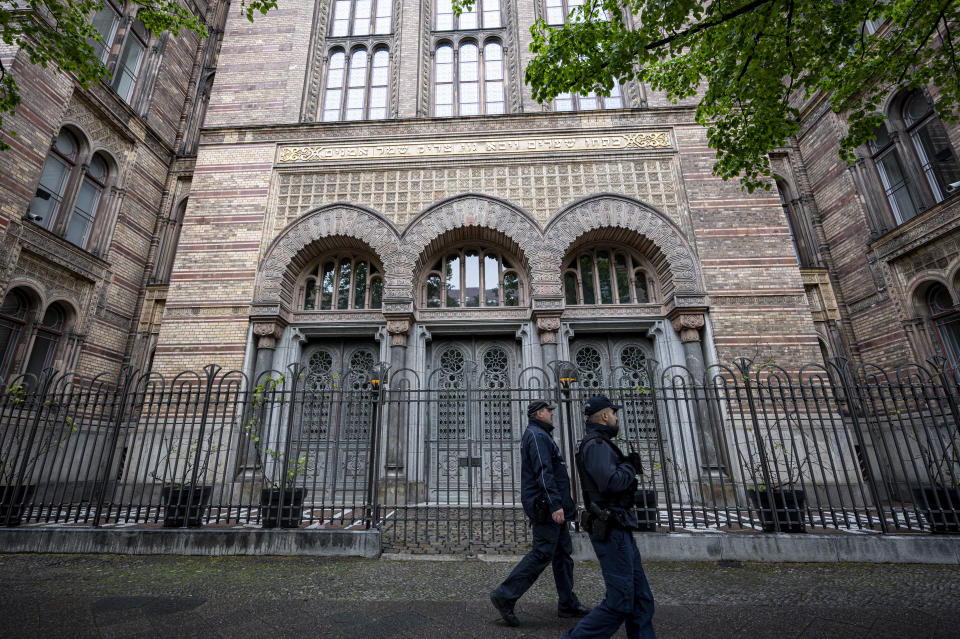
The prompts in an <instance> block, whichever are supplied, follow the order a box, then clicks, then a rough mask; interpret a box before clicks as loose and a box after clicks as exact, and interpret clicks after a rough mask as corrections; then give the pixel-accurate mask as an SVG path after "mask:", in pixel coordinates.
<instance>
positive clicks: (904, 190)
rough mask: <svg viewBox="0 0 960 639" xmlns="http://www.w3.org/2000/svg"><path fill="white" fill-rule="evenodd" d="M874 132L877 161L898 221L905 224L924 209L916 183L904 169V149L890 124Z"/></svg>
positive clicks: (876, 163)
mask: <svg viewBox="0 0 960 639" xmlns="http://www.w3.org/2000/svg"><path fill="white" fill-rule="evenodd" d="M874 135H875V137H876V139H875V140H872V141H871V142H870V151H871V153H872V156H873V163H874V165H875V166H876V167H877V173H879V175H880V182H881V184H883V190H884V193H885V194H886V196H887V202H888V203H889V204H890V210H891V211H892V212H893V217H894V219H895V220H896V222H897V224H903V223H904V222H906V221H907V220H909V219H911V218H913V217H915V216H916V215H917V213H919V212H920V196H919V194H918V193H917V190H916V185H915V184H914V183H913V182H912V181H911V180H910V178H909V176H908V175H907V172H906V171H905V170H904V165H903V160H901V158H900V151H899V149H898V148H897V145H896V144H894V138H893V136H891V135H890V133H889V131H887V127H886V125H885V124H881V125H880V126H878V127H877V130H876V131H875V132H874Z"/></svg>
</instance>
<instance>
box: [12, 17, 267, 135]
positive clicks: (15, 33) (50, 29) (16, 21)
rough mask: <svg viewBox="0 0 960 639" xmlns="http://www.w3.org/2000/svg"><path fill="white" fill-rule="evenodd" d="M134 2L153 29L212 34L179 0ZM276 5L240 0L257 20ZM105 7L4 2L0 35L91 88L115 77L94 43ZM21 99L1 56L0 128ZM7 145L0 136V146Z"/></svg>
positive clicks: (36, 59) (37, 61)
mask: <svg viewBox="0 0 960 639" xmlns="http://www.w3.org/2000/svg"><path fill="white" fill-rule="evenodd" d="M134 4H136V5H139V7H140V8H139V10H138V12H137V18H139V19H140V20H141V21H142V22H143V24H144V26H145V27H146V28H147V30H148V31H150V32H151V33H155V34H160V33H163V32H165V31H169V32H170V33H172V34H174V35H176V34H178V33H180V31H181V30H182V29H186V30H188V31H192V32H194V33H196V34H197V35H198V36H200V37H201V38H204V37H206V36H207V30H206V27H205V26H204V24H203V21H202V20H201V19H200V18H199V17H197V16H195V15H193V14H192V13H190V11H188V10H187V9H186V7H185V6H183V4H182V3H181V2H179V1H178V0H137V1H136V2H134ZM276 6H277V1H276V0H241V3H240V10H241V12H242V13H243V14H244V15H245V16H246V17H247V19H248V20H251V21H252V20H253V18H254V15H255V14H256V13H258V12H259V13H261V14H266V13H267V12H268V11H269V10H270V9H272V8H275V7H276ZM101 8H103V2H102V0H8V1H6V2H2V3H0V35H2V38H3V42H4V44H5V45H8V46H10V45H12V46H14V47H17V48H19V49H20V50H21V51H23V52H24V53H26V55H27V56H28V57H29V60H30V62H31V63H32V64H36V65H40V66H41V67H44V68H46V67H48V66H50V65H53V66H55V67H58V68H60V69H61V70H63V71H66V72H68V73H71V74H72V75H73V76H74V77H75V78H76V79H77V81H78V82H79V83H80V84H81V85H82V86H83V87H84V88H86V87H89V86H90V85H91V84H92V83H95V82H99V81H100V80H101V79H102V78H109V77H110V72H109V71H108V70H107V69H106V68H105V67H104V66H103V63H102V62H101V61H100V58H99V57H97V55H96V53H95V51H94V48H93V42H95V41H97V42H99V41H100V40H102V37H101V36H100V34H99V33H98V32H97V30H96V29H94V28H93V25H92V24H91V19H92V18H93V15H94V13H95V12H96V11H97V10H99V9H101ZM20 99H21V98H20V92H19V89H18V87H17V83H16V80H15V79H14V77H13V74H12V73H11V72H10V69H8V68H7V67H6V66H5V65H4V64H3V61H2V60H0V127H2V126H3V116H4V115H6V114H9V115H13V114H14V113H15V112H16V108H17V106H18V105H19V104H20ZM9 133H10V134H11V135H16V133H15V132H13V131H10V132H9ZM8 148H9V145H7V144H5V143H4V142H3V141H2V140H0V149H4V150H5V149H8Z"/></svg>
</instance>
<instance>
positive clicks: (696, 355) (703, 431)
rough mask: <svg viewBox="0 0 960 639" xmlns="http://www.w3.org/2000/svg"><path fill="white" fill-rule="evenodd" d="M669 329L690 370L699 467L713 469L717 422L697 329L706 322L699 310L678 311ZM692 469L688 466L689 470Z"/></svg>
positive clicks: (716, 464) (717, 459) (716, 458)
mask: <svg viewBox="0 0 960 639" xmlns="http://www.w3.org/2000/svg"><path fill="white" fill-rule="evenodd" d="M671 322H672V324H673V330H675V331H676V332H677V333H678V334H679V335H680V343H681V344H682V345H683V354H684V358H685V360H686V367H687V369H688V370H689V371H690V378H691V379H690V386H689V387H688V388H690V389H691V392H696V394H695V395H694V396H693V397H694V398H695V399H694V401H693V406H694V409H695V414H694V415H692V417H693V419H694V420H695V421H696V424H697V431H698V432H699V434H700V453H701V467H702V468H703V469H705V470H715V469H717V468H719V467H720V466H721V464H720V459H721V457H720V455H719V449H718V448H717V442H718V441H720V439H719V437H717V432H716V429H717V428H718V423H719V422H718V421H717V420H716V419H714V417H715V415H714V410H713V408H712V407H711V406H710V401H709V396H708V395H707V393H706V392H705V391H706V386H705V385H704V379H703V376H704V370H705V367H704V355H703V340H702V339H701V336H700V331H701V330H703V327H704V325H705V324H706V322H705V320H704V317H703V313H699V312H697V313H679V314H677V315H675V316H674V317H672V318H671ZM691 470H692V469H691Z"/></svg>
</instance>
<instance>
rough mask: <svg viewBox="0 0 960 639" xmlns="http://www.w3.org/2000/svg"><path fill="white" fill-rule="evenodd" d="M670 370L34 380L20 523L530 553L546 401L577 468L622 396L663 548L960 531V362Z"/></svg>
mask: <svg viewBox="0 0 960 639" xmlns="http://www.w3.org/2000/svg"><path fill="white" fill-rule="evenodd" d="M650 364H651V366H649V367H648V368H647V369H645V370H641V369H636V370H634V369H631V370H619V371H612V374H610V375H607V376H605V377H603V376H596V375H593V374H591V372H590V371H582V370H580V369H578V368H577V367H576V366H575V365H573V364H571V363H568V362H554V363H553V365H552V367H551V369H550V370H542V369H534V368H531V369H527V370H524V371H522V372H521V373H519V374H518V375H516V376H513V377H511V376H508V375H506V374H502V373H492V372H489V371H488V372H483V371H478V370H476V369H477V367H471V366H469V365H464V366H462V367H460V368H458V369H457V370H454V371H447V370H440V371H435V372H434V373H433V374H432V375H431V376H430V377H428V378H426V379H421V378H420V377H419V376H418V375H417V374H416V373H415V372H414V371H412V370H408V369H404V370H400V371H395V372H392V373H391V374H389V375H388V374H387V373H388V371H387V370H386V367H385V366H382V365H381V366H377V367H374V368H372V369H369V370H348V371H343V372H342V373H341V374H336V373H334V374H327V375H326V376H324V377H323V378H320V377H317V376H315V375H313V374H312V373H311V372H310V370H309V369H304V368H301V367H299V366H294V367H291V369H290V370H288V371H284V372H280V371H271V372H269V373H265V374H263V375H261V376H259V377H258V378H257V379H253V380H251V379H250V378H248V377H247V376H246V375H244V374H242V373H240V372H238V371H223V370H221V369H219V368H218V367H216V366H212V365H211V366H208V367H206V368H205V369H204V370H203V371H202V372H200V373H197V372H185V373H182V374H180V375H177V376H176V377H173V378H164V377H162V376H160V375H157V374H145V375H137V374H134V373H132V372H131V371H124V372H123V373H122V374H120V375H116V376H112V375H101V376H98V377H96V378H93V379H85V378H82V377H79V376H77V375H73V374H62V375H57V374H54V373H53V372H48V373H47V374H45V375H43V376H42V377H41V378H39V379H35V378H20V379H17V380H14V381H12V382H10V383H9V384H7V385H6V386H5V387H3V388H2V389H0V491H2V495H0V497H2V499H0V524H5V525H16V524H19V523H21V522H22V523H24V524H27V525H31V524H62V525H68V526H88V525H92V526H131V525H140V526H160V525H163V526H168V527H170V526H173V527H177V526H197V525H203V526H221V527H260V526H266V527H272V526H278V525H279V526H284V527H307V528H330V527H338V528H371V527H378V528H380V529H381V530H382V532H383V540H384V544H385V546H386V547H387V548H393V549H396V550H406V551H412V552H436V551H440V550H441V549H442V550H444V551H450V550H454V551H456V550H467V551H472V552H478V551H482V550H484V549H486V550H487V551H490V552H497V551H515V550H516V549H518V548H519V547H522V546H523V545H524V544H526V543H527V542H528V540H529V526H528V524H527V518H526V516H525V515H524V513H523V511H522V508H521V507H520V505H519V493H520V467H521V464H522V461H521V458H520V438H521V436H522V432H523V428H524V427H525V423H526V418H525V407H526V404H527V403H528V402H529V401H530V400H532V399H536V398H547V399H550V400H552V401H554V402H556V403H557V404H558V409H557V411H556V413H555V415H554V424H555V433H554V435H555V438H556V440H557V442H558V445H559V446H560V447H561V450H562V452H563V454H564V457H565V458H566V459H568V460H572V458H573V455H574V452H575V449H576V445H577V442H578V441H579V439H580V437H581V436H582V432H583V424H584V422H585V417H584V416H583V406H584V403H585V400H586V398H587V397H589V396H590V395H593V394H597V393H604V394H606V395H608V396H609V397H611V398H612V399H614V401H616V402H617V403H619V404H622V405H623V410H621V411H620V412H619V416H620V434H619V438H620V439H621V440H622V444H623V447H624V448H625V449H629V450H633V451H636V452H638V453H639V454H640V455H641V457H642V458H643V460H644V467H645V472H644V473H643V475H641V476H640V477H639V483H638V488H639V490H638V494H637V495H638V497H637V501H638V505H637V510H638V515H639V516H640V521H641V527H642V528H643V529H644V530H663V531H676V530H691V529H695V530H696V529H699V530H717V531H726V530H744V529H746V530H767V531H784V532H799V531H802V530H808V531H809V530H814V531H815V530H822V529H834V530H850V531H861V532H877V533H883V532H921V531H933V532H960V523H958V520H960V495H958V488H960V432H958V424H960V409H958V395H960V393H958V384H957V376H956V375H955V374H954V372H953V371H949V370H947V369H946V367H945V362H944V361H942V360H933V361H930V362H928V363H927V365H919V364H910V365H905V366H901V367H900V368H898V369H897V370H896V371H884V370H882V369H879V368H877V367H875V366H872V365H863V366H860V367H857V368H855V369H851V368H849V367H848V366H847V363H846V362H844V361H842V360H837V361H832V362H830V363H829V364H828V365H826V366H815V365H810V366H805V367H803V368H801V369H799V370H785V369H783V368H781V367H778V366H776V365H774V364H772V363H768V364H763V365H756V364H754V363H753V362H750V361H748V360H738V361H737V362H735V363H734V364H733V365H731V366H718V367H713V368H711V369H709V370H708V371H706V373H705V374H704V375H702V376H694V375H692V374H691V373H690V371H688V370H686V369H684V368H681V367H670V368H666V369H658V368H656V366H655V365H654V363H653V362H651V363H650ZM570 466H571V468H572V464H570ZM571 482H572V486H573V487H574V493H575V495H574V497H575V499H576V500H578V501H579V483H578V478H577V477H576V474H575V473H572V474H571Z"/></svg>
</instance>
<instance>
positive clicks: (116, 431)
mask: <svg viewBox="0 0 960 639" xmlns="http://www.w3.org/2000/svg"><path fill="white" fill-rule="evenodd" d="M136 374H137V371H135V370H134V369H132V368H130V367H129V366H124V367H123V368H121V369H120V375H119V376H118V378H117V381H118V382H119V383H120V388H118V389H117V394H118V395H119V396H120V401H119V404H118V405H117V409H116V410H117V412H116V417H115V419H114V420H113V436H112V437H111V438H110V446H109V448H110V450H109V452H108V453H107V461H106V463H105V464H104V466H103V478H102V479H101V480H100V494H99V496H98V497H97V510H96V512H95V513H94V515H93V527H94V528H99V527H100V517H101V515H102V514H103V502H104V500H105V499H106V497H107V483H108V482H109V481H110V469H111V468H112V467H113V460H114V457H115V456H116V453H117V442H118V441H119V439H120V429H121V428H123V421H124V417H125V416H126V408H127V399H128V397H129V396H130V389H131V386H132V385H133V378H134V377H135V376H136Z"/></svg>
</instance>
